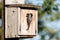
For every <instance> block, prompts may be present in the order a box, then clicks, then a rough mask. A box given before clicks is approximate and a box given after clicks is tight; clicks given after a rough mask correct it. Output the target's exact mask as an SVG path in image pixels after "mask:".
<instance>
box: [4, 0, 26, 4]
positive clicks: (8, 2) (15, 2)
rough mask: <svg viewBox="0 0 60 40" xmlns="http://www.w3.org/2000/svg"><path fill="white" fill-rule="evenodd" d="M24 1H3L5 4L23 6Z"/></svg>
mask: <svg viewBox="0 0 60 40" xmlns="http://www.w3.org/2000/svg"><path fill="white" fill-rule="evenodd" d="M24 1H25V0H5V4H24Z"/></svg>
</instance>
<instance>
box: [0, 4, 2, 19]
mask: <svg viewBox="0 0 60 40" xmlns="http://www.w3.org/2000/svg"><path fill="white" fill-rule="evenodd" d="M1 16H2V3H0V18H1Z"/></svg>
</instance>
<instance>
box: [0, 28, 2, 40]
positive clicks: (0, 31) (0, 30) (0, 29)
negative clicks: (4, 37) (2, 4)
mask: <svg viewBox="0 0 60 40" xmlns="http://www.w3.org/2000/svg"><path fill="white" fill-rule="evenodd" d="M1 33H2V28H1V27H0V40H1Z"/></svg>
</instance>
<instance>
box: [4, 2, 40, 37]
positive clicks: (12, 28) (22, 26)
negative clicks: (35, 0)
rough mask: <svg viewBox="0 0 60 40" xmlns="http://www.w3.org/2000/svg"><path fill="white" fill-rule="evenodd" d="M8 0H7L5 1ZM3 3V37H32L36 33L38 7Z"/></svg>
mask: <svg viewBox="0 0 60 40" xmlns="http://www.w3.org/2000/svg"><path fill="white" fill-rule="evenodd" d="M7 2H8V1H7ZM7 2H6V4H5V7H4V8H5V14H4V16H5V17H4V18H3V19H4V20H5V21H4V22H3V23H4V24H3V25H5V26H3V27H4V28H5V38H20V37H28V38H29V37H34V36H36V35H37V34H38V10H37V9H38V8H40V6H34V5H27V4H10V3H8V4H7Z"/></svg>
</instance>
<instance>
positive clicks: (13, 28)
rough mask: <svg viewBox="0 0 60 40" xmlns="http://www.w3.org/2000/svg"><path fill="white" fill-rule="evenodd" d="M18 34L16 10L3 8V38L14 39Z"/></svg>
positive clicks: (14, 8)
mask: <svg viewBox="0 0 60 40" xmlns="http://www.w3.org/2000/svg"><path fill="white" fill-rule="evenodd" d="M17 34H18V8H16V7H11V8H10V7H9V8H5V37H6V38H7V37H8V38H11V37H13V38H14V37H16V36H17Z"/></svg>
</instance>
